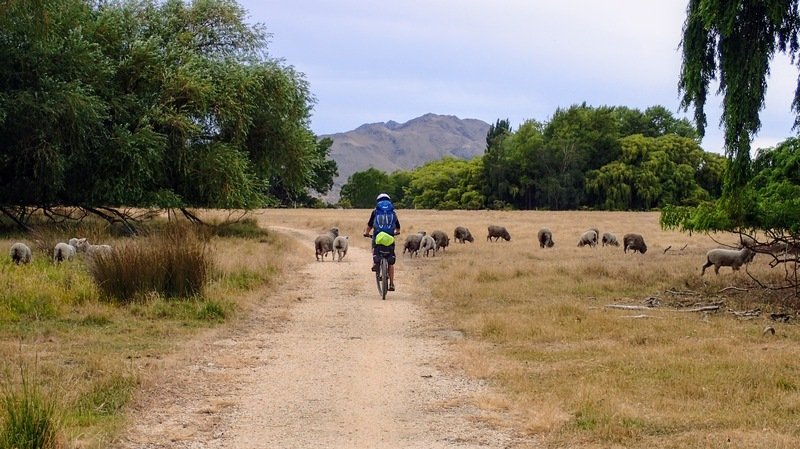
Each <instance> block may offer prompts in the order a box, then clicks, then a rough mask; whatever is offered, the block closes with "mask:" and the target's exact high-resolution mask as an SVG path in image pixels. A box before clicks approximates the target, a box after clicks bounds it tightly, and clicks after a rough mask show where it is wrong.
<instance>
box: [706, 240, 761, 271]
mask: <svg viewBox="0 0 800 449" xmlns="http://www.w3.org/2000/svg"><path fill="white" fill-rule="evenodd" d="M755 255H756V253H755V252H754V251H753V250H751V249H750V248H748V247H746V246H745V247H744V248H742V249H724V248H715V249H712V250H709V251H708V252H707V253H706V264H705V265H703V270H702V271H701V272H700V276H702V275H704V274H706V268H708V267H710V266H711V265H714V273H716V274H719V267H731V268H733V270H734V271H738V270H739V267H741V266H742V265H744V264H746V263H748V262H750V261H751V260H753V257H755Z"/></svg>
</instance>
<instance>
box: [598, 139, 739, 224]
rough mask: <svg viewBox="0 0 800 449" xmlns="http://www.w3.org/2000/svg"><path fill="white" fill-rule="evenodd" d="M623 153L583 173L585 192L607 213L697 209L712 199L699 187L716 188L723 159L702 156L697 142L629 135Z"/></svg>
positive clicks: (622, 144)
mask: <svg viewBox="0 0 800 449" xmlns="http://www.w3.org/2000/svg"><path fill="white" fill-rule="evenodd" d="M620 143H621V146H622V154H621V156H620V158H619V159H618V160H616V161H614V162H611V163H609V164H606V165H604V166H603V167H601V168H599V169H598V170H593V171H590V172H589V173H588V174H587V189H589V191H591V192H593V193H594V194H596V195H597V196H598V197H600V198H604V202H603V203H602V206H603V207H604V208H606V209H617V210H629V209H643V210H647V209H651V208H655V207H664V206H667V205H674V204H683V205H687V204H695V205H696V204H698V203H699V202H701V201H707V200H710V199H711V198H712V196H711V193H710V192H709V191H707V190H706V189H705V187H704V186H706V185H710V186H712V187H715V186H716V187H717V189H718V188H719V187H718V186H719V185H721V177H722V167H723V165H722V162H723V161H724V158H723V157H722V156H719V155H715V154H713V153H706V152H704V151H703V150H702V148H700V146H699V145H698V144H697V142H696V141H695V140H694V139H692V138H688V137H680V136H677V135H675V134H671V135H665V136H661V137H656V138H653V137H645V136H642V135H634V136H628V137H625V138H623V139H621V140H620Z"/></svg>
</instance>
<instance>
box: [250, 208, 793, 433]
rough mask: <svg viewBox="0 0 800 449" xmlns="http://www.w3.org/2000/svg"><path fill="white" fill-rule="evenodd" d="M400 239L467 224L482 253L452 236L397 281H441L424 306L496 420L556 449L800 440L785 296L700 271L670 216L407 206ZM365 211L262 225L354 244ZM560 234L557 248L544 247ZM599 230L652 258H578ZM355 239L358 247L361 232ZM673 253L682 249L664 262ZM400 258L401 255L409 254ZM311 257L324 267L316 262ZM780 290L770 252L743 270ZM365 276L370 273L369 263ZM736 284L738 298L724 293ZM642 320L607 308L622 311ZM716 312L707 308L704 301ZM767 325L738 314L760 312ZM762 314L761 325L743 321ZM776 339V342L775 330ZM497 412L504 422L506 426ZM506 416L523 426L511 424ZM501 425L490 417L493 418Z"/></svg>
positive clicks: (696, 240) (701, 251)
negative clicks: (779, 317) (498, 235)
mask: <svg viewBox="0 0 800 449" xmlns="http://www.w3.org/2000/svg"><path fill="white" fill-rule="evenodd" d="M398 215H399V219H400V222H401V224H402V227H403V235H401V237H400V241H403V240H404V236H405V235H407V234H408V233H409V232H416V231H419V230H425V231H428V232H430V231H432V230H435V229H441V230H443V231H446V232H447V233H448V235H452V231H453V228H454V227H455V226H457V225H462V226H466V227H468V228H469V229H470V230H471V232H472V234H473V236H474V237H475V242H474V243H467V244H464V245H461V244H457V243H455V242H454V241H452V240H451V242H450V247H448V248H447V249H446V251H445V252H444V253H442V252H440V253H439V254H438V255H437V256H436V257H435V258H424V257H418V258H414V259H411V258H409V257H408V256H405V257H400V258H399V262H398V265H397V267H398V274H397V283H398V288H402V286H403V283H408V282H422V283H425V284H426V285H429V286H430V288H431V291H432V296H431V298H430V299H429V300H428V299H421V300H424V301H425V302H426V303H427V304H426V305H427V307H428V309H429V310H430V312H431V314H432V316H433V317H434V319H436V320H441V321H442V323H443V324H442V325H443V326H447V327H448V328H449V329H452V330H456V331H459V332H460V333H462V334H463V336H464V338H462V339H459V340H458V341H457V342H456V343H455V344H454V347H455V349H456V351H455V353H456V354H457V356H456V360H454V361H453V362H452V363H453V367H454V368H456V369H463V370H465V371H466V372H467V373H468V374H469V375H470V376H474V377H477V378H482V379H486V380H488V381H490V382H491V383H492V384H494V385H496V386H497V387H498V390H497V391H499V393H498V394H497V395H496V396H492V397H483V398H479V402H480V403H481V405H482V407H483V408H485V409H486V410H489V411H491V410H497V411H502V412H503V413H502V416H505V417H506V418H502V419H501V418H497V421H496V422H495V424H496V425H499V426H511V427H513V428H516V429H517V430H518V431H520V432H524V433H527V434H530V435H537V436H539V437H544V440H545V441H547V443H548V446H549V447H582V448H592V447H597V448H608V447H625V448H652V447H659V448H707V447H735V448H763V447H770V448H789V447H797V446H798V444H799V443H800V428H798V427H797V419H798V415H800V364H798V362H797V361H798V359H799V356H800V345H798V343H800V332H798V329H797V326H796V325H794V324H793V323H792V322H789V323H788V324H787V323H782V322H777V321H774V320H771V319H770V314H771V313H785V312H788V313H791V314H792V315H793V310H794V309H795V307H796V305H797V304H796V302H795V301H793V300H792V299H787V298H786V295H787V293H788V292H786V291H777V292H770V291H765V290H763V289H758V288H756V285H755V283H754V282H753V281H752V280H751V278H750V277H749V276H748V274H747V273H746V272H745V268H742V270H741V271H739V272H733V271H732V270H731V268H727V267H723V268H721V270H720V274H719V275H715V274H714V271H713V267H712V268H710V269H708V270H707V271H706V274H705V276H704V277H701V276H700V267H701V266H702V265H703V263H704V262H705V253H706V251H707V250H708V249H710V248H714V247H717V246H719V245H718V244H717V243H715V242H714V240H712V238H713V239H716V240H717V241H720V242H723V243H730V244H733V243H735V242H736V237H735V236H733V235H726V234H717V235H711V236H709V235H701V234H695V235H691V236H690V235H688V234H684V233H680V232H672V231H664V230H662V229H661V228H660V226H659V224H658V218H659V215H658V213H630V212H539V211H532V212H500V211H497V212H490V211H479V212H467V211H453V212H449V211H416V210H399V211H398ZM368 216H369V211H365V210H360V211H359V210H324V211H322V210H320V211H316V210H315V211H307V210H306V211H303V210H268V211H263V212H260V213H259V217H260V220H261V222H262V223H264V224H267V225H275V226H290V227H302V228H309V229H318V230H320V231H322V230H323V229H326V228H328V227H330V226H338V227H339V228H340V229H341V230H342V233H343V234H347V235H350V236H351V242H354V243H355V244H359V245H363V246H364V247H367V243H368V242H367V241H366V239H362V238H359V237H358V236H359V235H360V234H361V232H362V230H363V228H364V224H365V222H366V219H367V218H368ZM490 224H500V225H503V226H506V227H507V228H508V230H509V232H510V234H511V237H512V238H511V241H509V242H503V241H500V242H497V243H489V242H487V241H486V227H487V226H488V225H490ZM541 227H549V228H550V229H551V230H552V231H553V234H554V241H555V246H554V247H553V248H550V249H542V248H540V247H539V245H538V244H537V242H536V233H537V231H538V230H539V228H541ZM590 227H596V228H599V230H600V232H601V233H603V232H613V233H615V234H616V235H617V237H618V238H619V239H620V240H621V239H622V236H623V234H625V233H628V232H638V233H641V234H642V235H643V236H644V238H645V240H646V242H647V245H648V251H647V253H646V254H631V253H630V252H629V253H628V254H625V253H623V250H622V247H600V246H598V247H597V248H590V247H583V248H578V247H577V242H578V239H579V236H580V234H581V233H582V232H583V231H585V230H586V229H588V228H590ZM353 236H355V237H353ZM666 248H670V249H669V250H668V251H666V252H665V249H666ZM401 252H402V251H398V254H400V253H401ZM308 257H309V259H310V258H311V257H312V255H311V254H309V255H308ZM747 271H748V272H749V273H752V274H753V275H754V276H756V277H757V278H758V279H759V280H761V281H762V282H768V283H773V282H774V283H777V282H779V281H780V280H781V279H782V278H783V276H784V271H783V270H782V269H781V268H776V269H770V268H769V267H768V260H767V259H766V258H765V256H757V257H756V258H755V260H754V261H753V263H751V264H750V265H749V267H747ZM365 275H368V274H367V272H366V268H365ZM728 287H735V288H728ZM648 299H649V301H650V303H654V304H658V306H657V307H653V308H651V309H646V310H626V309H618V308H609V307H607V306H608V305H611V304H624V305H632V306H644V305H645V304H646V300H648ZM709 305H711V306H719V309H718V310H716V311H714V310H711V311H702V312H695V311H691V310H692V309H695V308H698V307H703V306H709ZM754 309H759V310H760V313H759V314H758V315H756V316H738V315H736V314H735V313H734V312H751V311H753V310H754ZM747 315H751V314H747ZM767 327H771V328H773V329H774V331H775V332H774V334H773V333H771V332H766V333H765V332H764V330H765V328H767ZM490 416H491V415H490ZM497 416H498V417H499V416H501V414H498V415H497ZM507 416H513V418H512V419H508V418H507ZM487 419H492V418H487Z"/></svg>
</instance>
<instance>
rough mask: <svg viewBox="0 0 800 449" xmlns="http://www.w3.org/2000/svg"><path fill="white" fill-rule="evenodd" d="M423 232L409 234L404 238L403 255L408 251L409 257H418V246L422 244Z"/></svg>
mask: <svg viewBox="0 0 800 449" xmlns="http://www.w3.org/2000/svg"><path fill="white" fill-rule="evenodd" d="M424 235H425V231H420V232H417V233H416V234H409V235H407V236H406V243H405V245H404V246H403V254H405V253H406V251H408V254H409V255H410V256H411V257H414V256H419V246H420V244H421V243H422V237H423V236H424Z"/></svg>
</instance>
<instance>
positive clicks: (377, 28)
mask: <svg viewBox="0 0 800 449" xmlns="http://www.w3.org/2000/svg"><path fill="white" fill-rule="evenodd" d="M239 3H240V4H241V5H242V6H243V7H244V8H245V9H246V10H247V11H248V13H249V21H250V22H251V23H262V24H264V25H265V26H266V29H267V32H269V33H271V35H272V36H271V39H270V44H269V54H270V56H271V57H274V58H280V59H283V60H284V61H285V64H287V65H291V66H293V67H294V68H295V69H296V70H298V71H299V72H302V73H304V74H305V78H306V80H307V81H308V82H309V84H310V89H311V92H312V94H313V95H314V96H315V97H316V101H317V102H316V105H315V106H314V111H313V115H312V122H311V129H312V130H313V131H314V132H315V133H316V134H318V135H320V134H332V133H336V132H344V131H349V130H352V129H355V128H356V127H358V126H360V125H361V124H364V123H375V122H386V121H389V120H394V121H396V122H399V123H403V122H406V121H408V120H410V119H413V118H415V117H418V116H420V115H423V114H425V113H428V112H432V113H435V114H444V115H455V116H457V117H459V118H462V119H464V118H476V119H480V120H483V121H485V122H488V123H494V122H495V121H496V120H497V119H509V121H510V122H511V125H512V127H513V129H515V130H516V129H517V127H518V126H519V125H520V124H521V123H523V122H524V121H525V120H528V119H535V120H539V121H549V119H550V118H551V117H552V115H553V113H554V112H555V110H556V109H557V108H559V107H561V108H566V107H569V106H571V105H573V104H580V103H582V102H586V104H587V105H589V106H595V107H597V106H627V107H631V108H636V109H640V110H642V111H644V109H646V108H647V107H649V106H653V105H661V106H664V107H666V108H667V109H669V110H670V111H672V112H673V113H675V115H676V116H678V117H688V118H691V116H692V111H691V110H690V111H688V112H685V113H684V112H682V111H680V110H679V105H680V98H679V96H678V90H677V84H678V74H679V71H680V51H679V48H678V46H679V43H680V38H681V29H682V26H683V22H684V19H685V13H686V12H685V10H686V5H687V4H688V0H647V1H642V0H606V1H589V0H560V1H554V0H546V1H544V0H498V1H486V0H481V1H477V0H428V1H411V0H405V1H403V0H400V1H386V2H382V1H366V0H335V1H334V0H330V1H324V0H292V1H287V0H280V1H278V0H239ZM796 83H797V70H796V69H795V68H794V67H793V66H792V65H791V63H790V62H789V60H788V58H786V57H785V56H783V55H781V56H780V57H779V58H778V59H777V60H776V61H773V64H772V75H771V77H770V79H769V81H768V90H767V101H766V108H765V109H764V110H763V111H762V112H761V120H762V129H761V132H760V133H759V135H758V136H757V138H756V141H755V144H754V147H763V146H773V145H775V144H776V143H778V142H780V141H782V140H784V139H785V138H786V137H788V136H791V135H795V132H794V131H792V129H791V127H792V123H793V114H792V112H791V101H792V97H793V95H794V89H795V86H796ZM720 103H721V98H720V97H717V96H714V97H710V98H709V100H708V104H707V109H706V113H707V115H708V129H707V132H706V137H705V139H703V143H702V146H703V148H704V149H706V150H708V151H715V152H722V142H723V138H722V132H721V131H720V129H719V125H718V124H719V106H720Z"/></svg>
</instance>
